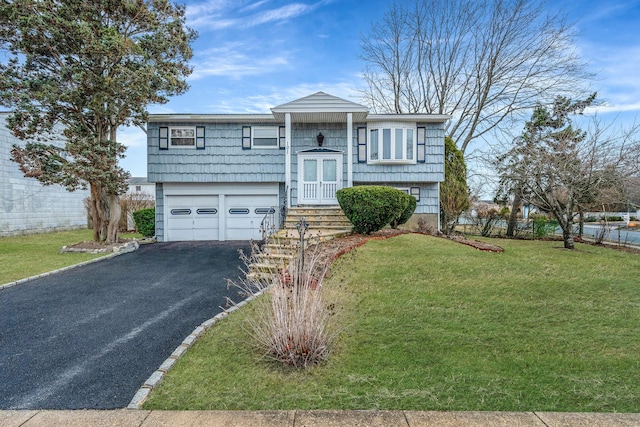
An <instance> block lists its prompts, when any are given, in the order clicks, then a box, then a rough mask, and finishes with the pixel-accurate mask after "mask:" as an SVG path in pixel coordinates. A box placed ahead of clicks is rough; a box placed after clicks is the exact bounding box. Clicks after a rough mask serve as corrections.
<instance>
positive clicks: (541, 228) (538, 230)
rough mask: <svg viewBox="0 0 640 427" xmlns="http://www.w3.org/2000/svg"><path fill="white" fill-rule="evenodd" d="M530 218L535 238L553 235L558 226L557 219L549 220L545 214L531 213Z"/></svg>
mask: <svg viewBox="0 0 640 427" xmlns="http://www.w3.org/2000/svg"><path fill="white" fill-rule="evenodd" d="M531 220H532V221H533V235H534V237H537V238H543V237H547V236H550V235H553V233H554V231H555V229H556V227H557V226H558V221H556V220H550V219H549V218H548V217H547V216H545V215H531Z"/></svg>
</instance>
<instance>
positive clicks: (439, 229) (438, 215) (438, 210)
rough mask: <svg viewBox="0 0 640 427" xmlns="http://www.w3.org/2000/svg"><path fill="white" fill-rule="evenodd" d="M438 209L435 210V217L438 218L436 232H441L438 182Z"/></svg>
mask: <svg viewBox="0 0 640 427" xmlns="http://www.w3.org/2000/svg"><path fill="white" fill-rule="evenodd" d="M437 200H438V209H436V212H437V213H436V216H437V217H438V232H439V233H441V232H442V228H441V227H440V225H441V224H440V182H438V199H437Z"/></svg>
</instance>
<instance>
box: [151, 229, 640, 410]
mask: <svg viewBox="0 0 640 427" xmlns="http://www.w3.org/2000/svg"><path fill="white" fill-rule="evenodd" d="M491 242H492V243H496V244H499V245H501V246H503V247H504V249H505V252H504V253H500V254H498V253H487V252H480V251H477V250H475V249H473V248H470V247H468V246H464V245H460V244H457V243H454V242H451V241H447V240H444V239H438V238H434V237H430V236H422V235H403V236H400V237H396V238H393V239H389V240H385V241H371V242H369V243H367V244H366V245H365V246H363V247H361V248H359V249H358V250H357V251H356V252H355V253H352V254H349V255H346V256H344V257H342V258H341V259H340V260H338V261H337V264H336V265H334V267H333V268H332V274H331V277H330V279H329V284H328V286H334V287H336V288H338V289H339V290H340V292H341V294H342V298H341V304H340V306H339V313H340V314H339V315H340V316H341V318H340V321H341V323H342V325H343V327H344V330H343V332H342V334H341V335H340V337H339V338H338V341H337V343H336V346H335V349H334V352H333V354H332V355H331V356H330V357H329V360H328V361H327V362H326V363H325V364H324V365H322V366H318V367H314V368H310V369H306V370H299V369H293V368H285V367H282V366H280V365H277V364H276V363H275V362H272V361H269V360H268V359H264V358H261V355H260V354H259V353H258V352H257V350H256V349H255V347H253V346H252V344H251V338H250V335H249V332H247V329H246V322H247V319H248V318H250V317H251V316H252V315H254V314H255V310H256V306H255V305H254V304H256V303H260V302H259V301H256V302H254V303H252V304H250V305H249V306H247V307H246V308H243V309H242V310H240V311H239V312H236V313H234V314H233V315H232V316H229V317H228V318H226V319H225V320H223V321H221V322H219V323H218V324H216V325H215V326H214V327H213V328H212V329H211V330H209V332H208V333H207V334H206V335H205V336H204V337H203V338H202V339H201V340H200V341H198V342H197V343H196V345H195V346H194V347H192V348H191V349H190V350H189V352H188V353H187V354H186V356H185V357H184V358H182V359H181V360H180V361H179V362H178V363H177V365H176V367H175V368H174V369H173V370H172V371H170V372H169V374H168V376H167V377H166V378H165V380H164V381H163V382H162V383H161V384H160V386H159V387H158V388H157V389H156V390H154V392H153V393H152V394H151V396H150V398H149V400H148V401H147V402H146V403H145V405H144V407H145V408H146V409H405V410H479V411H532V410H536V411H586V412H590V411H596V412H598V411H602V412H612V411H618V412H640V358H639V357H638V355H639V354H640V282H638V277H639V274H638V273H639V272H640V257H639V256H637V255H632V254H626V253H620V252H616V251H613V250H609V249H606V248H599V247H594V246H587V245H582V244H578V245H577V249H576V250H575V251H567V250H564V249H561V242H560V243H559V242H542V241H516V240H498V241H496V240H491Z"/></svg>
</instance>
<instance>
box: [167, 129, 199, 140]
mask: <svg viewBox="0 0 640 427" xmlns="http://www.w3.org/2000/svg"><path fill="white" fill-rule="evenodd" d="M195 136H196V130H195V129H182V128H177V129H176V128H172V129H171V138H195Z"/></svg>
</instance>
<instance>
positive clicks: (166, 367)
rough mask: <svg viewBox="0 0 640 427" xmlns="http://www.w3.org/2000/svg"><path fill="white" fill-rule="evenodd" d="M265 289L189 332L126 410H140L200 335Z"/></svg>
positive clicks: (141, 388)
mask: <svg viewBox="0 0 640 427" xmlns="http://www.w3.org/2000/svg"><path fill="white" fill-rule="evenodd" d="M267 289H268V288H266V289H263V290H261V291H259V292H256V293H255V294H253V295H250V296H249V297H248V298H247V299H245V300H243V301H240V302H239V303H237V304H236V303H234V304H233V305H232V306H231V307H229V308H226V309H224V311H223V312H222V313H219V314H217V315H215V316H213V317H212V318H211V319H209V320H205V321H204V322H202V323H201V324H200V325H198V326H197V327H196V328H195V329H194V330H193V332H191V334H189V335H188V336H187V337H186V338H185V339H184V340H183V341H182V343H180V345H179V346H178V347H176V349H175V350H174V351H173V353H171V355H170V356H169V357H168V358H167V359H165V361H164V362H162V364H161V365H160V367H159V368H158V369H156V370H155V371H154V372H153V373H152V374H151V376H150V377H149V378H147V380H146V381H145V382H144V384H142V386H140V388H139V389H138V391H137V392H136V394H135V395H134V396H133V398H132V399H131V402H129V405H127V409H137V410H139V409H142V405H143V404H144V402H145V401H146V400H147V398H148V397H149V395H150V394H151V392H152V391H153V389H154V388H156V387H157V386H158V384H160V382H161V381H162V380H163V379H164V377H165V375H166V374H167V373H168V372H169V371H170V370H171V368H173V366H174V365H175V364H176V362H177V361H178V360H180V359H181V358H182V356H184V355H185V354H186V353H187V351H188V350H189V348H191V346H193V345H194V344H195V343H196V341H197V340H198V339H199V338H200V337H201V336H202V335H204V333H205V332H206V331H208V330H209V329H211V327H212V326H213V325H214V324H216V323H217V322H218V321H220V320H222V319H224V318H225V317H227V316H228V315H230V314H231V313H233V312H234V311H236V310H238V309H239V308H240V307H242V306H244V305H245V304H248V303H249V302H251V301H253V300H254V299H256V298H257V297H259V296H260V295H262V294H263V293H264V292H265V291H266V290H267Z"/></svg>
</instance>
